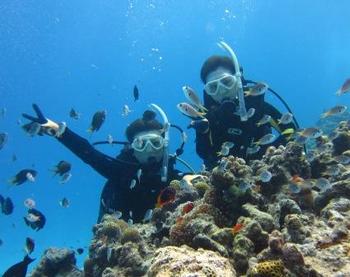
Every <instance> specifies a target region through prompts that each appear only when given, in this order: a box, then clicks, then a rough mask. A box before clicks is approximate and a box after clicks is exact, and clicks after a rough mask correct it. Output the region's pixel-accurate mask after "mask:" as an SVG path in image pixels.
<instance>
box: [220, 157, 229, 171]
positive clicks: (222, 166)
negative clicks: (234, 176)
mask: <svg viewBox="0 0 350 277" xmlns="http://www.w3.org/2000/svg"><path fill="white" fill-rule="evenodd" d="M227 165H228V160H227V159H226V158H222V159H221V160H220V162H219V170H220V171H222V172H223V171H225V170H226V169H227Z"/></svg>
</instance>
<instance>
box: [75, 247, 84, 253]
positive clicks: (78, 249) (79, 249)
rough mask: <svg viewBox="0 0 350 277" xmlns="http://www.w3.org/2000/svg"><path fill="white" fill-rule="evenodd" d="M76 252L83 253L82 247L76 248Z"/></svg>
mask: <svg viewBox="0 0 350 277" xmlns="http://www.w3.org/2000/svg"><path fill="white" fill-rule="evenodd" d="M76 252H77V253H78V254H79V255H81V254H83V253H84V249H83V248H77V250H76Z"/></svg>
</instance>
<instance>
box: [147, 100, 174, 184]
mask: <svg viewBox="0 0 350 277" xmlns="http://www.w3.org/2000/svg"><path fill="white" fill-rule="evenodd" d="M149 107H150V108H151V109H153V110H156V111H157V112H158V113H159V114H160V116H161V117H162V119H163V122H164V127H163V128H164V154H163V164H162V168H161V175H160V176H161V181H162V182H166V181H167V179H168V162H169V128H170V123H169V121H168V118H167V116H166V114H165V113H164V111H163V110H162V109H161V108H160V107H159V106H158V105H156V104H150V105H149Z"/></svg>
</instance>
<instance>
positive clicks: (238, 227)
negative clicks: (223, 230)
mask: <svg viewBox="0 0 350 277" xmlns="http://www.w3.org/2000/svg"><path fill="white" fill-rule="evenodd" d="M243 227H244V225H243V224H242V223H236V225H234V226H233V227H232V233H233V234H234V235H235V234H237V233H238V232H239V231H241V230H242V228H243Z"/></svg>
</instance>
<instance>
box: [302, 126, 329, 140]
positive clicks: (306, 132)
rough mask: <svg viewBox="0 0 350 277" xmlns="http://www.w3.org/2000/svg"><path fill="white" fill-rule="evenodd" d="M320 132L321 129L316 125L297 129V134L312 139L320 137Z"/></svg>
mask: <svg viewBox="0 0 350 277" xmlns="http://www.w3.org/2000/svg"><path fill="white" fill-rule="evenodd" d="M322 134H323V132H322V130H321V129H319V128H316V127H309V128H305V129H302V130H300V131H298V135H300V136H303V137H306V138H313V139H316V138H318V137H320V136H321V135H322Z"/></svg>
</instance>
